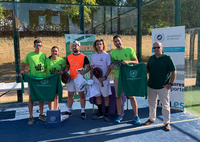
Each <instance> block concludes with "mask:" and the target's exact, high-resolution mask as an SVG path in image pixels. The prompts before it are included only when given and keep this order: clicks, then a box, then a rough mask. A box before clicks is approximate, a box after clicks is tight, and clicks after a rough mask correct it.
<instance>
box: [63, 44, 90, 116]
mask: <svg viewBox="0 0 200 142" xmlns="http://www.w3.org/2000/svg"><path fill="white" fill-rule="evenodd" d="M72 45H73V53H72V54H70V55H69V56H67V61H66V64H67V66H66V68H65V71H66V72H68V71H70V77H71V81H70V82H69V83H68V84H67V91H68V101H67V102H68V103H67V107H68V108H67V112H66V113H65V114H66V115H69V116H72V113H71V108H72V104H73V99H74V93H75V91H77V92H78V94H79V96H80V103H81V118H82V119H86V115H85V96H84V90H85V87H83V88H82V89H79V88H78V87H77V86H76V84H75V83H74V79H75V78H76V77H77V76H78V74H79V72H78V71H77V70H78V69H81V68H84V66H85V65H86V66H87V69H86V70H83V71H82V72H80V74H81V75H83V76H84V75H85V74H86V73H87V72H89V71H90V62H89V60H88V58H87V57H86V56H85V55H84V54H82V53H80V48H81V44H80V42H78V41H74V42H73V44H72Z"/></svg>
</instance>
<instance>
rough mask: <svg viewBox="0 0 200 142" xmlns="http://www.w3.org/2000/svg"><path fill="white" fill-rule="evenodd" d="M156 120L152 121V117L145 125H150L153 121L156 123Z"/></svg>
mask: <svg viewBox="0 0 200 142" xmlns="http://www.w3.org/2000/svg"><path fill="white" fill-rule="evenodd" d="M154 122H155V121H151V120H150V119H148V120H147V121H146V122H145V123H144V124H145V125H150V124H151V123H154Z"/></svg>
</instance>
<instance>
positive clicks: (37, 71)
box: [24, 52, 46, 77]
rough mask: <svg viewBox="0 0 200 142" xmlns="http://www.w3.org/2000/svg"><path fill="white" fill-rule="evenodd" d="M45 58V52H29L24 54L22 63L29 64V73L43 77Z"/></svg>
mask: <svg viewBox="0 0 200 142" xmlns="http://www.w3.org/2000/svg"><path fill="white" fill-rule="evenodd" d="M45 60H46V54H45V53H43V52H40V53H39V54H36V53H35V52H30V53H28V54H27V55H26V57H25V60H24V63H26V64H29V69H30V73H29V74H30V75H33V76H36V77H44V62H45Z"/></svg>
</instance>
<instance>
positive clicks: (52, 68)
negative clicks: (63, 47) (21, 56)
mask: <svg viewBox="0 0 200 142" xmlns="http://www.w3.org/2000/svg"><path fill="white" fill-rule="evenodd" d="M61 64H62V66H63V68H65V67H66V63H65V60H64V59H63V58H61V57H58V58H57V59H56V60H53V59H52V58H47V59H46V61H45V65H44V66H45V68H47V69H46V76H49V75H51V74H55V73H57V72H60V71H61V70H62V68H61V66H60V65H61Z"/></svg>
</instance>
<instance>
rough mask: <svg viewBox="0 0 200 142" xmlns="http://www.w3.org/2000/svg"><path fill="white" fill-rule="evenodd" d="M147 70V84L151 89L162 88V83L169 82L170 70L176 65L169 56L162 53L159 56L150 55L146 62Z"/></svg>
mask: <svg viewBox="0 0 200 142" xmlns="http://www.w3.org/2000/svg"><path fill="white" fill-rule="evenodd" d="M147 68H148V70H149V80H148V86H149V87H150V88H153V89H162V88H163V85H166V84H169V83H170V79H171V72H172V71H175V70H176V67H175V65H174V63H173V61H172V59H171V57H170V56H168V55H166V54H164V53H163V55H162V56H161V57H159V58H156V56H155V55H152V56H151V57H150V58H149V60H148V63H147Z"/></svg>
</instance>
